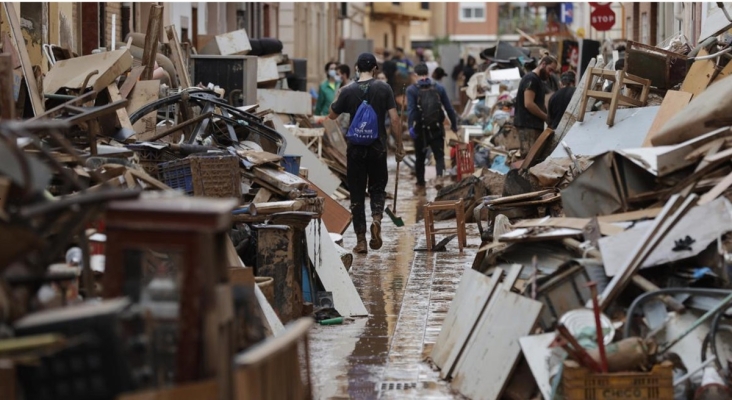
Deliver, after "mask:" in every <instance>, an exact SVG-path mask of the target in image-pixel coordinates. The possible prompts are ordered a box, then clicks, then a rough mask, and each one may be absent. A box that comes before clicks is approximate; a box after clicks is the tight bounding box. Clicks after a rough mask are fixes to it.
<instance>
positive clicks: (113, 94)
mask: <svg viewBox="0 0 732 400" xmlns="http://www.w3.org/2000/svg"><path fill="white" fill-rule="evenodd" d="M107 92H108V93H109V99H110V101H111V102H112V103H114V102H115V101H120V100H122V96H120V93H119V89H118V88H117V84H116V83H112V84H110V85H109V86H107ZM116 113H117V119H118V120H119V126H120V128H122V129H129V130H133V128H132V123H131V122H130V116H129V115H127V110H126V109H124V108H118V109H117V110H116Z"/></svg>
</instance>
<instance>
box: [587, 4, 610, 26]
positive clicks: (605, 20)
mask: <svg viewBox="0 0 732 400" xmlns="http://www.w3.org/2000/svg"><path fill="white" fill-rule="evenodd" d="M590 25H592V27H593V28H595V29H597V30H598V31H600V32H602V31H609V30H610V29H611V28H612V27H613V26H614V25H615V11H613V10H612V9H610V7H597V8H595V9H594V10H592V13H591V14H590Z"/></svg>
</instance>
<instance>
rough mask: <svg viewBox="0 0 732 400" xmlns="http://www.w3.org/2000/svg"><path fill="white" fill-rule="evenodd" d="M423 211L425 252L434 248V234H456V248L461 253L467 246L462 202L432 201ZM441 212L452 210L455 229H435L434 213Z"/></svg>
mask: <svg viewBox="0 0 732 400" xmlns="http://www.w3.org/2000/svg"><path fill="white" fill-rule="evenodd" d="M423 210H424V233H425V236H426V237H427V251H432V248H433V247H435V235H436V234H441V235H444V234H450V233H457V236H458V248H459V249H460V252H461V253H462V251H463V247H465V246H467V237H466V234H465V209H464V206H463V200H462V199H460V200H443V201H433V202H431V203H427V204H425V205H424V207H423ZM441 210H454V211H455V223H456V224H457V226H456V227H455V228H442V229H435V220H434V212H435V211H441Z"/></svg>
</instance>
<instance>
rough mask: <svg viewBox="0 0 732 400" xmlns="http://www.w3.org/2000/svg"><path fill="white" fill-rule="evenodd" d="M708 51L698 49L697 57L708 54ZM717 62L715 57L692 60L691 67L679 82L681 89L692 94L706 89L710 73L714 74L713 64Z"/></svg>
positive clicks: (710, 76) (709, 80)
mask: <svg viewBox="0 0 732 400" xmlns="http://www.w3.org/2000/svg"><path fill="white" fill-rule="evenodd" d="M708 55H709V52H708V51H707V50H706V49H701V50H699V53H698V54H697V57H703V56H708ZM716 63H717V60H716V59H711V60H701V61H694V63H693V64H691V68H689V71H688V72H687V73H686V78H684V82H682V83H681V91H682V92H689V93H691V94H692V95H693V96H696V95H698V94H699V93H701V92H703V91H704V90H706V88H707V86H709V83H710V82H711V79H712V75H713V74H714V66H715V64H716Z"/></svg>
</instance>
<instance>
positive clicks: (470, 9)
mask: <svg viewBox="0 0 732 400" xmlns="http://www.w3.org/2000/svg"><path fill="white" fill-rule="evenodd" d="M460 22H485V3H460Z"/></svg>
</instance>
